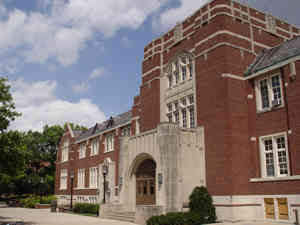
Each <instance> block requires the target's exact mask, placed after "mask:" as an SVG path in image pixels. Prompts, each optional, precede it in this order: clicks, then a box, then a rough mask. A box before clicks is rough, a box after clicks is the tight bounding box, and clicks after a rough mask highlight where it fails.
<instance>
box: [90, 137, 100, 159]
mask: <svg viewBox="0 0 300 225" xmlns="http://www.w3.org/2000/svg"><path fill="white" fill-rule="evenodd" d="M98 154H99V138H98V137H96V138H93V139H92V141H91V156H94V155H98Z"/></svg>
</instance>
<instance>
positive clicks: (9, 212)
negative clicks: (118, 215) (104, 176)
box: [0, 207, 134, 225]
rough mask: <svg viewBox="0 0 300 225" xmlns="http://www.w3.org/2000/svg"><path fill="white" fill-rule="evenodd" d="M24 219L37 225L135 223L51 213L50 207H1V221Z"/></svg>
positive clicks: (27, 222) (116, 224)
mask: <svg viewBox="0 0 300 225" xmlns="http://www.w3.org/2000/svg"><path fill="white" fill-rule="evenodd" d="M7 221H23V222H25V223H26V225H27V224H28V225H29V224H30V225H31V224H37V225H134V224H133V223H128V222H120V221H114V220H105V219H100V218H98V217H91V216H81V215H75V214H69V213H51V212H50V209H25V208H3V207H2V208H0V223H1V222H7Z"/></svg>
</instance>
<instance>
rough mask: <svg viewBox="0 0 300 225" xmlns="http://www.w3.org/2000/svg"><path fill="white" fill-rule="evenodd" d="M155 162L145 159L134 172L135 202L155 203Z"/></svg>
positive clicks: (139, 203)
mask: <svg viewBox="0 0 300 225" xmlns="http://www.w3.org/2000/svg"><path fill="white" fill-rule="evenodd" d="M155 167H156V166H155V163H154V161H153V160H145V161H144V162H143V163H142V164H141V165H140V166H139V168H138V171H137V174H136V204H137V205H155Z"/></svg>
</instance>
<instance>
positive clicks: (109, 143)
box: [104, 133, 114, 153]
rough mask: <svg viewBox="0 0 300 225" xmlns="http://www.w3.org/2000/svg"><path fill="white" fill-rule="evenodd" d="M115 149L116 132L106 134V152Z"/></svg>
mask: <svg viewBox="0 0 300 225" xmlns="http://www.w3.org/2000/svg"><path fill="white" fill-rule="evenodd" d="M112 151H114V134H113V133H110V134H107V135H106V136H105V151H104V152H105V153H106V152H112Z"/></svg>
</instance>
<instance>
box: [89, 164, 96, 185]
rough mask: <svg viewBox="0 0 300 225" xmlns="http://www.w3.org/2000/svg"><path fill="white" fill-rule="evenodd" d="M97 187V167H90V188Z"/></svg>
mask: <svg viewBox="0 0 300 225" xmlns="http://www.w3.org/2000/svg"><path fill="white" fill-rule="evenodd" d="M97 187H98V168H97V167H92V168H90V188H97Z"/></svg>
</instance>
